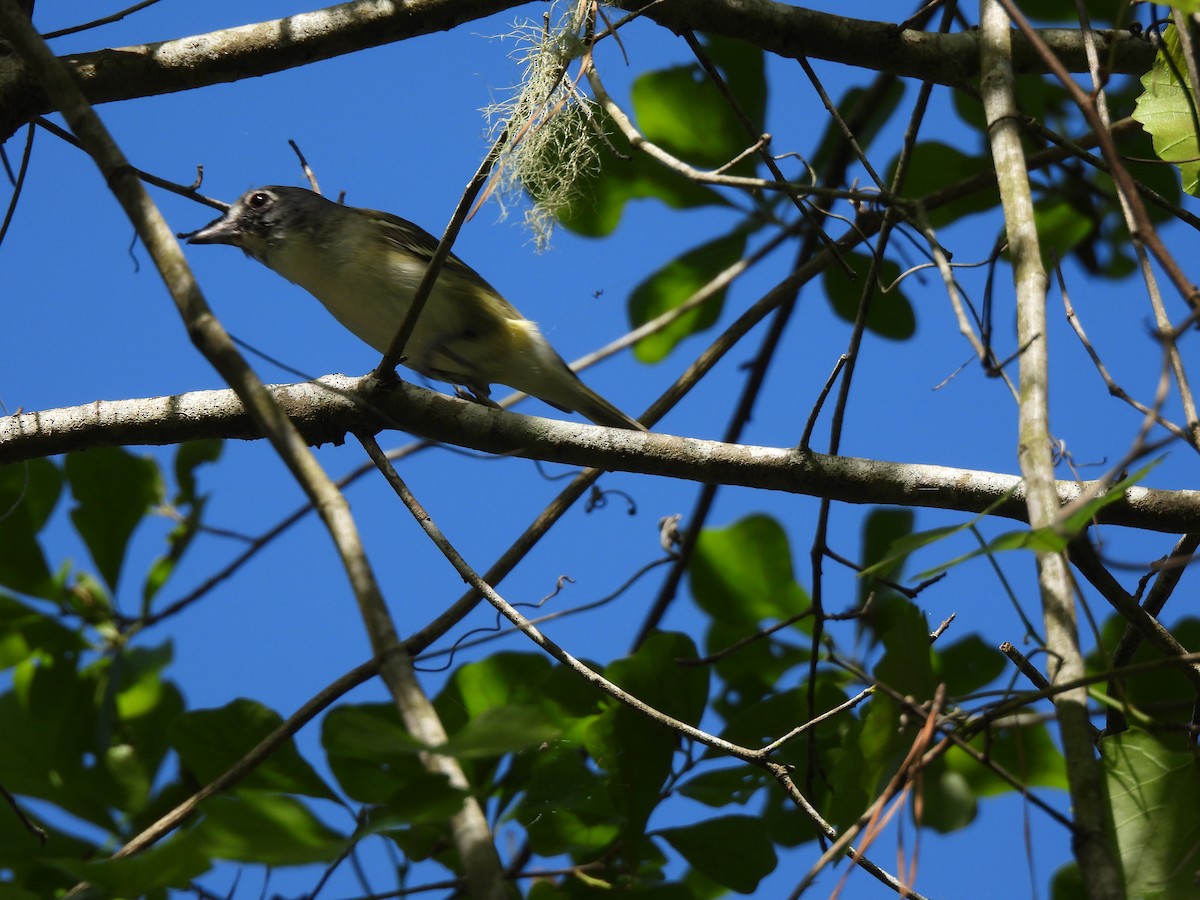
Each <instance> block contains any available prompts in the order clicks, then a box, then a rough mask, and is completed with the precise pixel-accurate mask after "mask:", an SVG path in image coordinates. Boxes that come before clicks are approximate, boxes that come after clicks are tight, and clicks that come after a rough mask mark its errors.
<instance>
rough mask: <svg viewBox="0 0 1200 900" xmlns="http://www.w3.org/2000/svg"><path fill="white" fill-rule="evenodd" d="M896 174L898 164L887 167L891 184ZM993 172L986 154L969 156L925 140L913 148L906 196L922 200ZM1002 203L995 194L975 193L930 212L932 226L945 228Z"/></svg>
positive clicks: (906, 183)
mask: <svg viewBox="0 0 1200 900" xmlns="http://www.w3.org/2000/svg"><path fill="white" fill-rule="evenodd" d="M895 171H896V161H895V160H893V162H892V164H891V166H889V167H888V183H889V184H890V183H891V180H892V175H893V174H894V173H895ZM991 171H992V160H991V157H990V156H989V155H987V154H986V153H981V154H980V155H978V156H968V155H967V154H965V153H963V152H962V151H961V150H958V149H956V148H954V147H951V146H950V145H949V144H943V143H940V142H938V141H922V142H921V143H919V144H917V145H916V147H914V148H913V153H912V158H911V160H910V163H909V167H908V179H907V180H906V181H905V183H904V196H905V197H911V198H913V199H922V198H925V197H928V196H930V195H932V194H936V193H937V192H938V191H941V190H944V189H945V188H948V187H949V186H950V185H952V184H955V183H957V182H959V181H963V180H965V179H967V178H971V177H973V176H975V175H984V174H987V173H989V172H991ZM999 202H1000V199H999V196H998V195H997V193H996V192H995V191H973V192H972V193H971V194H969V195H968V196H966V197H964V198H962V199H961V200H957V201H955V202H954V203H951V204H948V205H946V206H942V207H939V208H938V209H935V210H931V211H930V213H929V223H930V224H931V225H932V226H933V227H935V228H943V227H945V226H947V225H949V224H951V223H952V222H958V221H960V220H963V219H965V218H966V217H967V216H969V215H970V214H972V213H976V212H982V211H983V210H985V209H991V208H992V207H994V206H996V205H997V204H998V203H999Z"/></svg>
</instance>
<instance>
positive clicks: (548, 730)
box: [436, 706, 560, 759]
mask: <svg viewBox="0 0 1200 900" xmlns="http://www.w3.org/2000/svg"><path fill="white" fill-rule="evenodd" d="M559 734H560V730H559V728H558V727H557V726H556V725H555V724H554V722H552V721H551V720H550V717H549V716H548V715H547V714H546V713H544V712H543V711H542V710H540V709H538V708H537V707H535V706H509V707H507V708H504V709H489V710H485V711H484V712H481V713H479V714H478V715H475V716H472V717H471V718H470V719H469V720H468V721H467V723H466V725H464V726H463V727H462V728H461V729H459V730H458V731H457V732H455V733H454V734H453V735H451V736H450V739H449V740H448V741H447V742H446V743H445V744H439V745H438V747H437V748H436V749H437V751H438V752H439V753H443V754H445V755H446V756H455V757H458V758H460V759H467V758H477V757H489V756H502V755H504V754H505V753H514V752H516V751H518V750H524V749H526V748H527V747H532V746H535V745H537V744H540V743H543V742H544V741H550V740H553V739H554V738H556V737H558V736H559Z"/></svg>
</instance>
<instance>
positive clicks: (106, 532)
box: [63, 447, 164, 593]
mask: <svg viewBox="0 0 1200 900" xmlns="http://www.w3.org/2000/svg"><path fill="white" fill-rule="evenodd" d="M63 468H64V471H65V472H66V475H67V481H68V482H70V485H71V494H72V495H73V496H74V497H75V503H76V505H75V507H74V508H73V509H72V510H71V521H72V522H74V523H75V528H76V530H77V531H78V532H79V536H80V537H81V538H83V541H84V543H85V544H87V548H88V550H89V552H90V553H91V554H92V561H93V562H95V564H96V568H97V569H99V570H100V574H101V576H103V578H104V580H105V582H106V583H107V584H108V587H109V589H110V590H111V591H113V592H114V593H115V592H116V589H117V582H118V581H119V580H120V576H121V566H122V564H123V563H124V561H125V551H126V549H127V547H128V545H129V538H130V537H131V536H132V535H133V531H134V529H135V528H137V526H138V524H139V523H140V522H141V521H142V518H143V517H144V516H145V515H146V512H147V510H149V509H150V508H151V507H152V506H153V505H155V504H158V503H161V502H162V500H163V497H164V488H163V482H162V473H161V472H160V471H159V469H158V464H157V463H156V462H155V461H154V460H152V459H150V458H149V457H138V456H133V455H132V454H130V453H127V452H126V451H124V450H122V449H121V448H119V447H100V448H95V449H92V450H83V451H80V452H78V453H68V454H67V457H66V462H65V464H64V466H63Z"/></svg>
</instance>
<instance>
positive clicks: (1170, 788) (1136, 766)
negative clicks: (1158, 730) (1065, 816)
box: [1101, 731, 1200, 900]
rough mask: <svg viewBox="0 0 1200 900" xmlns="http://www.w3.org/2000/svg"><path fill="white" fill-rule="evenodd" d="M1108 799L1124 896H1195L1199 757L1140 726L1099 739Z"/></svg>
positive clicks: (1162, 899)
mask: <svg viewBox="0 0 1200 900" xmlns="http://www.w3.org/2000/svg"><path fill="white" fill-rule="evenodd" d="M1101 759H1102V761H1103V764H1104V771H1105V783H1106V785H1107V787H1108V795H1109V799H1110V802H1111V804H1112V818H1113V823H1114V824H1113V833H1112V837H1113V840H1114V842H1115V843H1116V846H1117V847H1118V849H1119V851H1120V854H1121V868H1122V870H1123V871H1124V874H1125V885H1126V890H1127V891H1128V893H1129V896H1130V897H1139V898H1142V897H1144V898H1150V900H1176V898H1178V900H1186V898H1192V897H1195V896H1196V876H1195V873H1196V868H1197V865H1196V848H1197V846H1200V819H1198V818H1197V817H1196V810H1197V809H1198V808H1200V761H1198V760H1197V758H1196V755H1195V754H1194V753H1192V752H1188V751H1173V750H1168V749H1166V747H1164V746H1163V744H1162V743H1160V742H1159V741H1157V740H1156V739H1155V738H1153V737H1151V736H1150V735H1149V734H1146V733H1144V732H1141V731H1128V732H1125V733H1124V734H1119V735H1116V736H1115V737H1110V738H1108V739H1106V740H1105V741H1104V742H1103V744H1101Z"/></svg>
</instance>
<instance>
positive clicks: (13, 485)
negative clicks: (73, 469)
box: [0, 459, 62, 600]
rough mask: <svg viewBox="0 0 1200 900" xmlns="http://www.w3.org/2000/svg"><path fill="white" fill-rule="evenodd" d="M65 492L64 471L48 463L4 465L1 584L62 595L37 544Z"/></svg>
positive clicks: (33, 592)
mask: <svg viewBox="0 0 1200 900" xmlns="http://www.w3.org/2000/svg"><path fill="white" fill-rule="evenodd" d="M61 492H62V472H60V471H59V469H58V467H57V466H55V465H54V464H53V463H51V462H49V461H47V460H44V459H34V460H30V461H28V462H21V463H13V464H12V465H8V466H0V584H5V585H8V587H10V588H12V589H13V590H14V591H19V592H20V593H22V594H31V595H33V596H35V597H45V598H46V599H49V600H56V599H58V598H59V597H60V596H61V594H62V591H61V590H60V589H59V587H58V585H57V584H56V582H55V580H54V577H53V576H52V575H51V574H50V569H49V567H48V566H47V565H46V558H45V556H43V555H42V548H41V546H40V545H39V544H38V542H37V534H38V532H39V531H41V530H42V527H43V526H44V525H45V524H46V521H47V520H48V519H49V518H50V514H51V513H52V512H53V511H54V507H55V505H56V504H57V503H58V497H59V494H60V493H61Z"/></svg>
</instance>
